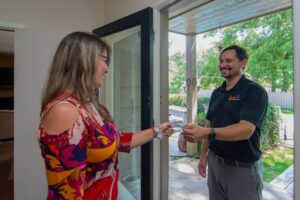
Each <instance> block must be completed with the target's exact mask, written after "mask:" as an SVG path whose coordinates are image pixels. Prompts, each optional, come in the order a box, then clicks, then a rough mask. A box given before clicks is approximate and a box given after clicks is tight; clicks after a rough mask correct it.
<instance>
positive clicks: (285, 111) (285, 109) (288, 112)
mask: <svg viewBox="0 0 300 200" xmlns="http://www.w3.org/2000/svg"><path fill="white" fill-rule="evenodd" d="M281 112H282V113H284V114H293V113H294V110H293V109H290V108H281Z"/></svg>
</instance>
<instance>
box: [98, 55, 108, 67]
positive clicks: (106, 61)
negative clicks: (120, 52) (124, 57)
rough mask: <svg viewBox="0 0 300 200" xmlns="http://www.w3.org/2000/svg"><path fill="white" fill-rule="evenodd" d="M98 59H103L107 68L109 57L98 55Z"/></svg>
mask: <svg viewBox="0 0 300 200" xmlns="http://www.w3.org/2000/svg"><path fill="white" fill-rule="evenodd" d="M100 57H102V58H104V59H105V60H104V62H105V63H106V65H107V66H109V63H110V57H108V56H103V55H100Z"/></svg>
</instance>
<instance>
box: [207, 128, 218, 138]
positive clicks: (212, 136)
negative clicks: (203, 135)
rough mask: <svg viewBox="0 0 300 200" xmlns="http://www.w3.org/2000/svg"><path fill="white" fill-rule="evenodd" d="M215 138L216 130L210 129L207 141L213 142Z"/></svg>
mask: <svg viewBox="0 0 300 200" xmlns="http://www.w3.org/2000/svg"><path fill="white" fill-rule="evenodd" d="M215 137H216V130H215V129H214V128H210V132H209V135H208V139H209V140H214V139H215Z"/></svg>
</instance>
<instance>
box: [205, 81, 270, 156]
mask: <svg viewBox="0 0 300 200" xmlns="http://www.w3.org/2000/svg"><path fill="white" fill-rule="evenodd" d="M225 88H226V82H225V81H224V82H223V84H222V85H221V87H219V88H217V89H215V90H214V91H213V93H212V96H211V98H210V102H209V108H208V113H207V116H206V119H207V120H209V121H210V122H211V127H214V128H219V127H226V126H228V125H232V124H236V123H239V122H240V120H246V121H249V122H251V123H252V124H254V125H255V126H256V128H255V131H254V133H253V134H252V136H251V137H250V138H249V139H248V140H241V141H221V140H213V141H209V149H210V150H211V151H213V152H214V153H215V154H217V155H219V156H221V157H223V158H226V159H230V160H239V161H247V162H251V161H255V160H258V159H259V158H260V156H261V151H260V149H259V145H260V142H259V139H260V128H261V125H262V122H263V119H264V116H265V114H266V111H267V106H268V95H267V92H266V91H265V90H264V89H263V88H262V87H261V86H260V85H258V84H257V83H255V82H253V81H251V80H249V79H247V78H246V77H245V75H242V77H241V79H240V80H239V81H238V82H237V84H236V85H235V86H234V87H233V88H232V89H231V90H229V91H226V89H225Z"/></svg>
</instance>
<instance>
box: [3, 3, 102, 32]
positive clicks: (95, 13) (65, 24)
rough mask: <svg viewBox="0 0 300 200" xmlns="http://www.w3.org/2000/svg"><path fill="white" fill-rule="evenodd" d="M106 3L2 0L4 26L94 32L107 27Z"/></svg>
mask: <svg viewBox="0 0 300 200" xmlns="http://www.w3.org/2000/svg"><path fill="white" fill-rule="evenodd" d="M103 6H104V0H0V26H3V24H13V25H14V24H16V25H22V26H24V27H25V28H33V29H39V30H41V29H45V30H54V31H75V30H76V31H78V30H81V31H91V30H93V29H94V28H97V27H99V26H101V25H103V23H104V8H103Z"/></svg>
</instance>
